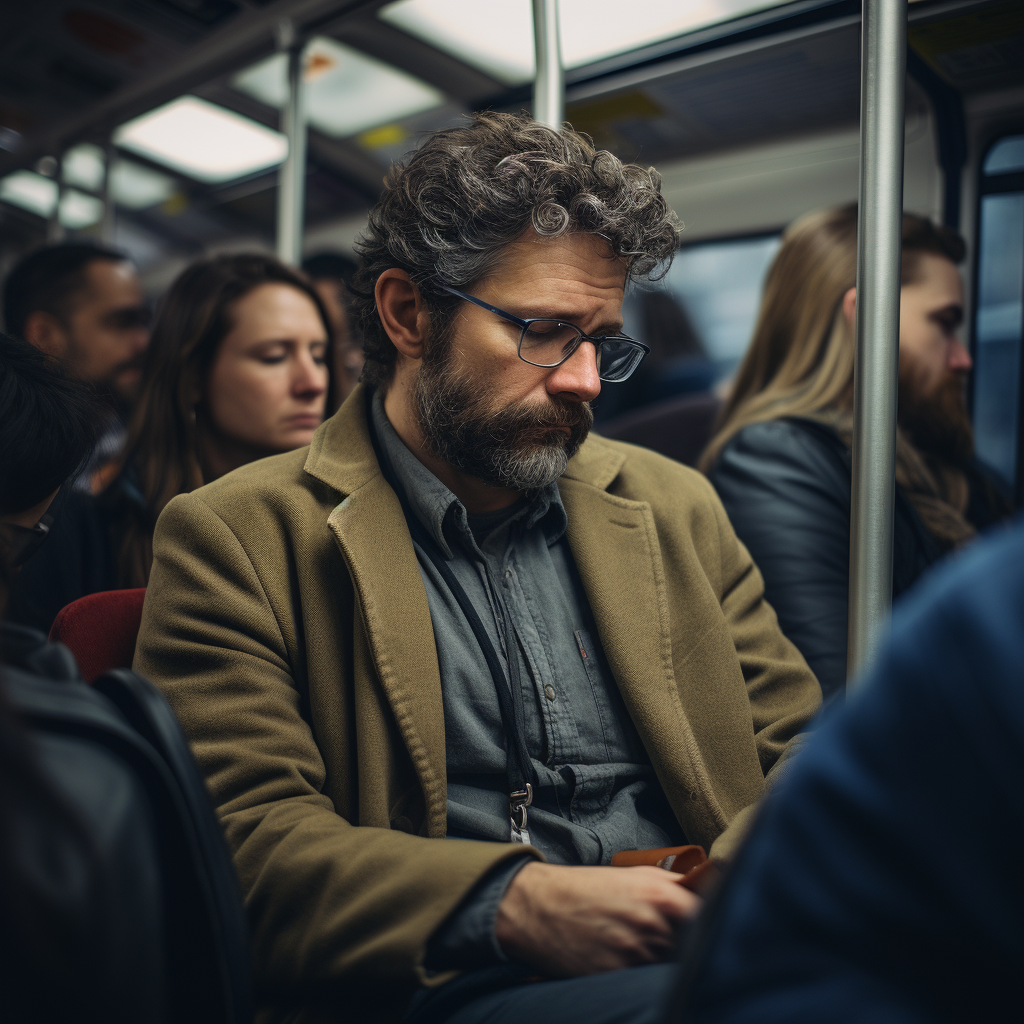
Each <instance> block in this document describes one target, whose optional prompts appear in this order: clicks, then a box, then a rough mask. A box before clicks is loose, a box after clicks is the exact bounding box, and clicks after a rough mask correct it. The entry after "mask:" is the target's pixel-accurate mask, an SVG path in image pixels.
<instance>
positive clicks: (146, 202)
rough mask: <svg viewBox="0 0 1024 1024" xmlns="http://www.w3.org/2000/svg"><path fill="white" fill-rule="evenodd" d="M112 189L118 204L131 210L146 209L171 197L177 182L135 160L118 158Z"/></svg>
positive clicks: (112, 176) (113, 172)
mask: <svg viewBox="0 0 1024 1024" xmlns="http://www.w3.org/2000/svg"><path fill="white" fill-rule="evenodd" d="M110 191H111V193H112V195H113V197H114V201H115V202H116V203H117V204H118V205H120V206H126V207H127V208H128V209H129V210H145V209H146V208H147V207H149V206H156V204H157V203H162V202H164V201H165V200H167V199H170V197H171V196H172V195H173V194H174V191H175V182H174V179H173V178H169V177H168V176H167V175H166V174H161V173H160V172H159V171H154V170H152V169H150V168H149V167H143V166H142V164H137V163H136V162H135V161H134V160H118V161H116V162H115V164H114V170H113V171H112V172H111V180H110Z"/></svg>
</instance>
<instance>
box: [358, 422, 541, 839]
mask: <svg viewBox="0 0 1024 1024" xmlns="http://www.w3.org/2000/svg"><path fill="white" fill-rule="evenodd" d="M375 440H376V439H375ZM382 456H383V452H381V451H380V448H379V446H378V451H377V460H378V462H379V463H380V466H381V469H382V471H383V473H384V477H385V479H386V480H387V481H388V483H389V484H391V487H392V489H393V490H394V492H395V494H396V495H397V496H398V500H399V502H400V503H401V505H402V511H403V512H404V513H405V521H406V523H407V524H408V526H409V533H410V534H411V535H412V538H413V540H414V541H415V542H416V543H417V544H418V545H419V546H420V548H422V550H423V551H424V552H425V553H426V555H427V557H428V558H429V559H430V561H431V563H432V564H433V566H434V568H435V569H437V571H438V573H439V575H440V576H441V579H442V580H444V582H445V586H447V587H448V590H449V591H450V592H451V595H452V597H454V598H455V601H456V603H457V604H458V606H459V607H460V608H461V609H462V614H463V615H465V616H466V621H467V622H468V623H469V628H470V629H472V630H473V635H474V636H475V637H476V641H477V643H478V644H479V645H480V650H481V651H482V652H483V656H484V660H485V661H486V662H487V667H488V669H490V672H491V679H492V680H493V682H494V690H495V693H496V694H497V695H498V709H499V710H500V712H501V726H502V728H503V729H504V731H505V741H506V744H507V750H506V752H505V753H506V772H507V774H508V793H509V797H508V804H509V818H510V819H511V823H512V830H511V838H512V842H513V843H529V842H530V832H529V830H528V829H527V827H526V808H527V807H529V806H530V804H531V803H533V778H534V771H533V762H532V761H531V760H530V752H529V751H528V750H527V749H526V741H525V740H524V738H523V737H524V736H525V735H526V714H525V711H524V709H523V690H522V677H521V676H520V674H519V653H518V646H517V645H518V642H519V641H518V637H517V635H516V629H515V625H514V624H513V622H512V616H511V615H510V614H509V611H508V608H507V607H506V605H505V602H504V600H503V599H502V596H501V593H500V591H499V590H498V588H497V587H496V586H492V588H491V589H492V590H493V591H494V597H495V602H496V604H497V606H498V612H499V618H500V619H501V622H500V623H499V625H500V627H501V629H502V632H503V636H504V640H505V659H506V661H507V662H508V671H509V674H508V676H506V675H505V671H504V669H502V667H501V660H500V659H499V658H498V652H497V651H496V650H495V649H494V644H493V643H491V638H490V637H489V636H488V635H487V630H486V629H485V628H484V624H483V622H481V621H480V616H479V614H478V613H477V610H476V608H475V607H474V606H473V602H472V601H471V600H470V599H469V595H468V594H467V593H466V591H465V589H464V588H463V586H462V584H461V583H460V582H459V581H458V579H457V578H456V576H455V573H453V572H452V570H451V566H450V565H449V564H448V560H447V559H446V558H445V557H444V552H443V551H441V549H440V548H439V547H438V545H437V542H436V541H435V540H434V538H433V537H432V536H431V535H430V533H429V532H428V531H427V529H426V528H425V527H424V526H423V524H422V523H421V522H420V520H419V517H418V516H417V515H416V513H415V512H414V511H413V510H412V508H410V506H409V501H408V497H407V496H406V493H405V488H404V487H403V486H402V485H401V483H400V482H399V481H398V479H397V476H396V474H395V473H394V472H393V470H392V468H391V465H390V463H389V462H388V460H387V459H386V458H385V457H382Z"/></svg>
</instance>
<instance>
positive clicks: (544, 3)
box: [533, 0, 565, 129]
mask: <svg viewBox="0 0 1024 1024" xmlns="http://www.w3.org/2000/svg"><path fill="white" fill-rule="evenodd" d="M533 42H534V49H535V51H536V54H537V76H536V78H535V79H534V83H533V116H534V118H535V119H536V120H537V121H540V122H541V124H546V125H548V126H549V127H551V128H555V129H559V128H561V127H562V122H563V121H564V120H565V69H564V68H563V67H562V46H561V42H560V39H559V33H558V0H533Z"/></svg>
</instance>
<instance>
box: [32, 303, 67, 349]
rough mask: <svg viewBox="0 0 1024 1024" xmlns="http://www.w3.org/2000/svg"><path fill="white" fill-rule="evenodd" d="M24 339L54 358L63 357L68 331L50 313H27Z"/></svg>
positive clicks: (39, 311)
mask: <svg viewBox="0 0 1024 1024" xmlns="http://www.w3.org/2000/svg"><path fill="white" fill-rule="evenodd" d="M25 340H26V341H27V342H28V343H29V344H30V345H35V347H36V348H37V349H39V351H40V352H45V353H46V354H47V355H48V356H53V358H54V359H63V358H64V357H65V356H66V355H67V352H68V332H67V331H66V330H65V329H64V327H63V326H62V325H61V322H60V321H59V320H58V319H57V318H56V317H55V316H54V315H53V314H52V313H44V312H42V311H41V310H36V311H35V312H34V313H29V315H28V316H27V317H26V319H25Z"/></svg>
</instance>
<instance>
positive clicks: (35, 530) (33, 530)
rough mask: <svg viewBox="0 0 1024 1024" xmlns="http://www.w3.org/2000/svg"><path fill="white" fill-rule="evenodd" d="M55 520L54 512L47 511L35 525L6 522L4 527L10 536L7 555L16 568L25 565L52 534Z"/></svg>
mask: <svg viewBox="0 0 1024 1024" xmlns="http://www.w3.org/2000/svg"><path fill="white" fill-rule="evenodd" d="M53 522H54V516H53V513H52V512H46V513H45V514H44V515H43V516H41V517H40V519H39V522H38V523H36V524H35V526H18V525H16V524H15V523H5V524H4V527H3V528H4V529H5V530H6V531H7V536H8V551H7V557H8V559H9V560H10V564H11V565H12V566H13V567H14V568H15V569H17V568H18V567H19V566H22V565H24V564H25V562H27V561H28V560H29V558H31V557H32V555H34V554H35V553H36V552H37V551H38V550H39V548H40V547H42V545H43V542H44V541H45V540H46V538H47V537H49V536H50V530H51V529H52V527H53Z"/></svg>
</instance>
